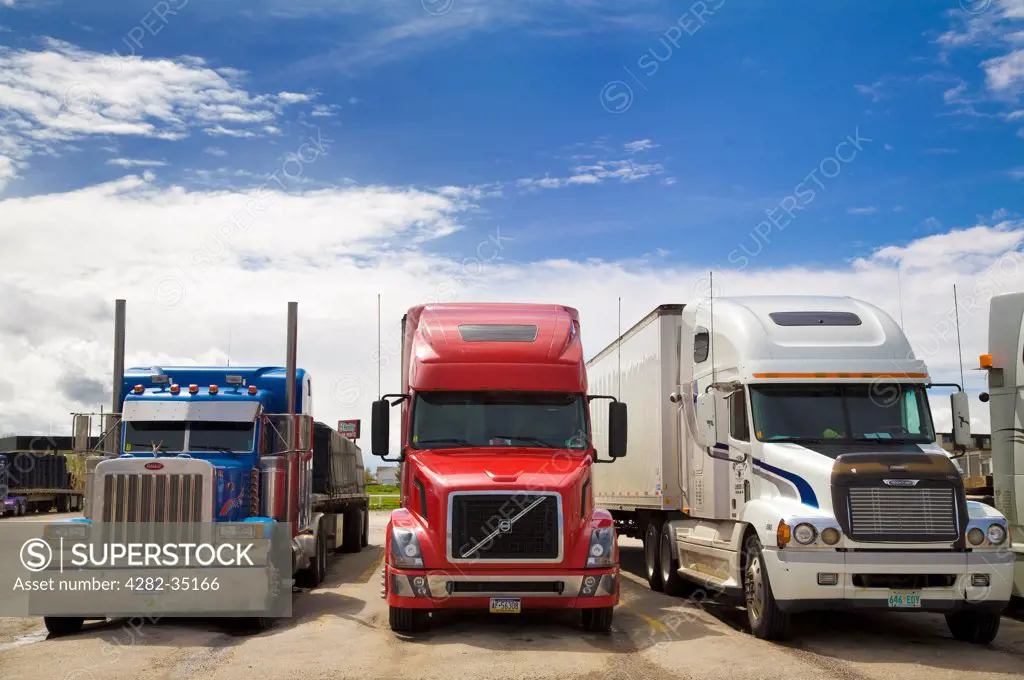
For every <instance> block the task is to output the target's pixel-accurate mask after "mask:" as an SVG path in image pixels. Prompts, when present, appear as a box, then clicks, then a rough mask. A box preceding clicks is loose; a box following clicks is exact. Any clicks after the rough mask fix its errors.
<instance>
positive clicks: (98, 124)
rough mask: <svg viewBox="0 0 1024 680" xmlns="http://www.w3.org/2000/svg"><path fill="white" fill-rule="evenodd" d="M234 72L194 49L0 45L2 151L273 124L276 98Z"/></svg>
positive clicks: (11, 154)
mask: <svg viewBox="0 0 1024 680" xmlns="http://www.w3.org/2000/svg"><path fill="white" fill-rule="evenodd" d="M240 77H241V75H240V72H237V71H235V70H233V69H219V70H213V69H211V68H208V67H207V66H206V62H204V61H203V60H202V59H200V58H197V57H180V58H177V59H144V58H142V57H130V56H125V57H119V56H116V55H109V54H100V53H98V52H90V51H88V50H84V49H80V48H78V47H75V46H74V45H71V44H69V43H66V42H63V41H60V40H54V39H47V40H45V41H44V46H43V49H41V50H38V51H31V50H24V49H22V50H15V49H12V48H9V47H0V154H2V155H5V156H7V157H8V159H13V160H15V161H19V163H20V164H22V165H23V164H24V163H25V161H27V159H28V158H29V157H30V156H32V155H33V154H36V153H52V152H53V150H54V149H55V148H56V147H57V145H60V144H67V143H69V142H71V141H73V140H75V139H80V138H83V137H88V136H91V135H115V136H135V137H151V138H159V139H181V138H183V137H186V136H188V135H189V134H190V131H191V129H192V128H194V127H198V126H207V129H208V130H224V129H226V128H224V126H223V125H222V124H231V125H234V126H239V125H242V126H244V125H248V124H263V125H269V124H271V123H272V122H273V121H274V119H275V117H276V116H277V110H276V108H275V107H276V103H275V102H276V98H275V97H274V96H273V95H259V94H250V93H249V92H247V91H246V90H244V89H242V87H241V86H240V83H239V79H240ZM288 94H289V93H282V95H288ZM292 96H299V95H292ZM278 97H280V95H278ZM252 134H255V133H249V134H244V133H237V132H236V136H252Z"/></svg>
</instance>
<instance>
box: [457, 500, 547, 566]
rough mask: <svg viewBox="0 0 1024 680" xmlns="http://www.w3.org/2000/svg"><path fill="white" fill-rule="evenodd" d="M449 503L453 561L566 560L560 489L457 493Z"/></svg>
mask: <svg viewBox="0 0 1024 680" xmlns="http://www.w3.org/2000/svg"><path fill="white" fill-rule="evenodd" d="M448 508H449V512H448V536H449V544H448V553H449V554H448V558H449V559H450V560H452V561H453V562H464V561H477V560H487V561H490V560H502V561H525V562H534V561H548V562H555V561H560V560H561V557H562V517H561V514H562V513H561V502H560V497H559V496H558V495H557V494H554V493H551V494H540V493H537V492H532V493H531V492H519V493H516V492H511V493H505V492H502V493H479V492H476V493H473V492H469V493H456V494H452V496H451V499H450V501H449V506H448Z"/></svg>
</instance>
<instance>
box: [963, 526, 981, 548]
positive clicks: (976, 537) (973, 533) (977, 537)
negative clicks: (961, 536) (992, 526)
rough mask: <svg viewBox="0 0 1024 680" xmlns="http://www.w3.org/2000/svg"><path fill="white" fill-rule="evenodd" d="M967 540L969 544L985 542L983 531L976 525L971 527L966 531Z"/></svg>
mask: <svg viewBox="0 0 1024 680" xmlns="http://www.w3.org/2000/svg"><path fill="white" fill-rule="evenodd" d="M967 540H968V541H970V542H971V545H981V544H982V543H984V542H985V532H984V531H982V530H981V529H979V528H978V527H973V528H972V529H971V530H970V531H968V532H967Z"/></svg>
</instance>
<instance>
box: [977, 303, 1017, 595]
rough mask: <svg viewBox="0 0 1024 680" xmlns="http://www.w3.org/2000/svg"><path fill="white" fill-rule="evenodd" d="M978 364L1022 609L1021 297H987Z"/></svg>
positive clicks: (996, 495)
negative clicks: (984, 339)
mask: <svg viewBox="0 0 1024 680" xmlns="http://www.w3.org/2000/svg"><path fill="white" fill-rule="evenodd" d="M979 363H980V366H979V368H980V369H981V370H983V371H985V372H986V373H987V374H988V391H987V392H982V393H981V395H980V398H981V401H982V402H983V403H987V404H988V408H989V422H990V426H991V430H990V432H991V433H992V494H993V504H994V506H995V507H996V509H997V510H999V512H1001V513H1003V514H1004V515H1005V516H1006V518H1007V519H1008V520H1009V524H1010V544H1009V547H1008V552H1009V553H1010V554H1011V555H1012V556H1013V559H1014V571H1013V596H1014V598H1016V599H1017V604H1018V605H1019V606H1024V601H1022V599H1021V598H1024V392H1022V390H1024V293H1005V294H1002V295H995V296H993V297H992V300H991V302H990V304H989V315H988V351H987V353H985V354H983V355H981V357H980V362H979Z"/></svg>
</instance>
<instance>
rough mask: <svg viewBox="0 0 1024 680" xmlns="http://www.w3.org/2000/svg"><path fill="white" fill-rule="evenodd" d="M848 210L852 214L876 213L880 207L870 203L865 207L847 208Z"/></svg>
mask: <svg viewBox="0 0 1024 680" xmlns="http://www.w3.org/2000/svg"><path fill="white" fill-rule="evenodd" d="M846 212H847V213H848V214H850V215H874V214H875V213H877V212H878V208H876V207H875V206H873V205H869V206H865V207H863V208H847V209H846Z"/></svg>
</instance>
